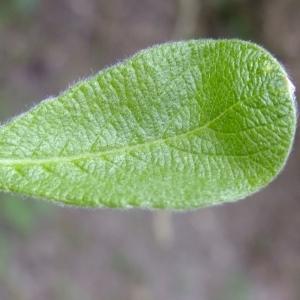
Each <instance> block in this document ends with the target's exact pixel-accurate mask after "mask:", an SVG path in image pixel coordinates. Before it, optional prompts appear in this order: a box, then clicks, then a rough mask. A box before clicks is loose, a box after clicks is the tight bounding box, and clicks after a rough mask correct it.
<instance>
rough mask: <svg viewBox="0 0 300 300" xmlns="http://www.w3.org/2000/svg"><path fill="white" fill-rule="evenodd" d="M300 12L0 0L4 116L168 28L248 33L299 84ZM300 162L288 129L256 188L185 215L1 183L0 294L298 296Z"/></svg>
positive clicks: (288, 0)
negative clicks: (37, 195)
mask: <svg viewBox="0 0 300 300" xmlns="http://www.w3.org/2000/svg"><path fill="white" fill-rule="evenodd" d="M299 16H300V1H299V0H285V1H282V0H244V1H243V0H109V1H108V0H60V1H53V0H10V1H6V0H0V121H1V123H2V124H3V123H4V122H7V120H9V119H10V118H11V117H13V116H15V115H16V114H19V113H22V112H25V111H26V110H28V108H31V107H32V106H33V105H34V104H37V103H38V102H39V101H41V100H42V99H45V98H46V97H49V96H51V95H57V94H58V93H59V92H60V91H61V90H64V89H66V88H67V87H68V86H69V85H70V84H72V83H74V82H75V81H78V80H79V79H80V78H84V77H86V76H89V75H91V74H92V73H96V72H98V71H99V70H100V69H102V68H104V67H107V66H110V65H112V64H113V63H116V62H118V61H120V60H122V59H124V58H126V57H128V56H130V55H132V54H134V53H135V52H136V51H138V50H140V49H142V48H145V47H148V46H151V45H153V44H157V43H163V42H166V41H170V40H182V39H190V38H196V39H198V38H208V37H212V38H241V39H245V40H249V41H253V42H256V43H258V44H260V45H262V46H264V47H265V48H267V49H268V50H269V51H270V52H271V53H273V54H274V55H275V56H276V57H277V58H278V59H279V60H280V61H281V62H282V63H283V64H284V65H285V66H286V68H287V70H288V72H289V74H290V77H291V78H292V80H293V82H294V83H295V85H296V87H297V86H298V87H300V17H299ZM298 98H300V97H299V93H298ZM299 166H300V143H299V133H298V135H297V137H296V141H295V145H294V150H293V152H292V155H291V157H290V159H289V161H288V164H287V166H286V168H285V169H284V171H283V172H282V173H281V174H280V176H279V177H278V178H277V179H276V180H275V181H274V182H273V183H271V184H270V185H269V186H268V187H267V188H265V189H264V190H263V191H261V192H259V193H257V194H255V195H254V196H251V197H248V198H247V199H245V200H243V201H239V202H238V203H235V204H225V205H222V206H217V207H213V208H206V209H201V210H198V211H192V212H186V213H172V214H171V213H168V212H153V211H147V210H144V211H143V210H125V211H113V210H85V209H75V208H69V207H59V206H56V205H54V204H52V203H48V202H44V201H41V200H33V199H29V198H27V199H24V198H22V197H20V196H12V195H8V194H3V193H1V194H0V205H1V206H0V207H1V209H0V299H1V300H12V299H13V300H18V299H22V300H27V299H28V300H29V299H30V300H41V299H43V300H48V299H49V300H50V299H51V300H56V299H64V300H68V299H72V300H77V299H78V300H79V299H80V300H81V299H85V300H89V299H101V300H117V299H122V300H152V299H153V300H154V299H155V300H163V299H172V300H177V299H178V300H179V299H185V300H194V299H195V300H196V299H201V300H235V299H237V300H240V299H243V300H250V299H255V300H260V299H261V300H263V299H264V300H265V299H272V300H277V299H278V300H282V299H300V189H299V178H300V168H299Z"/></svg>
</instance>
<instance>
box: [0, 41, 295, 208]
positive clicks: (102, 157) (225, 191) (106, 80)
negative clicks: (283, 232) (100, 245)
mask: <svg viewBox="0 0 300 300" xmlns="http://www.w3.org/2000/svg"><path fill="white" fill-rule="evenodd" d="M295 111H296V108H295V103H294V99H293V86H292V84H291V83H290V81H289V79H288V77H287V74H286V72H285V71H284V69H283V68H282V66H281V65H280V64H279V63H278V62H277V61H276V60H275V59H274V58H273V57H272V56H271V55H270V54H269V53H268V52H266V51H265V50H264V49H262V48H260V47H259V46H257V45H255V44H252V43H248V42H242V41H238V40H219V41H214V40H201V41H187V42H179V43H169V44H164V45H161V46H155V47H153V48H150V49H147V50H145V51H141V52H140V53H138V54H136V55H135V56H133V57H132V58H130V59H128V60H126V61H125V62H123V63H121V64H118V65H116V66H114V67H112V68H109V69H106V70H104V71H102V72H100V73H99V74H97V75H96V76H94V77H91V78H88V79H87V80H84V81H81V82H79V83H77V84H75V85H74V86H73V87H71V88H70V89H69V90H67V91H66V92H64V93H62V94H61V95H59V96H58V97H56V98H51V99H48V100H46V101H44V102H42V103H41V104H39V105H38V106H37V107H35V108H34V109H32V110H30V111H29V112H27V113H26V114H24V115H21V116H19V117H17V118H15V119H14V120H13V121H11V122H10V123H8V124H7V125H5V126H3V127H0V189H1V190H5V191H11V192H16V193H22V194H26V195H30V196H36V197H41V198H45V199H51V200H55V201H58V202H60V203H63V204H70V205H77V206H90V207H101V206H106V207H120V208H122V207H131V206H135V207H149V208H166V209H191V208H198V207H202V206H206V205H212V204H216V203H222V202H225V201H233V200H237V199H240V198H243V197H245V196H247V195H249V194H251V193H254V192H256V191H257V190H259V189H261V188H262V187H264V186H265V185H267V184H268V183H269V182H270V181H271V180H272V179H273V178H274V177H275V176H276V175H277V174H278V173H279V171H280V170H281V169H282V168H283V166H284V164H285V162H286V160H287V157H288V154H289V152H290V150H291V146H292V143H293V139H294V134H295V126H296V112H295Z"/></svg>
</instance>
